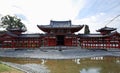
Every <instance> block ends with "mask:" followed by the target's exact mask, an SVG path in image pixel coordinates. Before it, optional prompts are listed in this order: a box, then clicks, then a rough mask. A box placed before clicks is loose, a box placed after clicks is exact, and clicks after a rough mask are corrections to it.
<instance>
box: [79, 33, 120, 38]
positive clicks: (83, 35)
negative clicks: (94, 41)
mask: <svg viewBox="0 0 120 73" xmlns="http://www.w3.org/2000/svg"><path fill="white" fill-rule="evenodd" d="M114 34H118V35H120V33H118V32H117V31H115V32H112V33H110V34H106V35H102V34H78V36H80V37H86V38H87V37H93V38H94V37H109V36H113V35H114Z"/></svg>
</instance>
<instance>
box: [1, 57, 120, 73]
mask: <svg viewBox="0 0 120 73" xmlns="http://www.w3.org/2000/svg"><path fill="white" fill-rule="evenodd" d="M0 61H3V62H10V63H15V64H20V65H27V64H36V65H42V66H45V67H46V68H47V69H48V70H49V73H120V57H92V58H82V59H67V60H65V59H63V60H48V59H31V58H8V57H0ZM38 69H39V68H38Z"/></svg>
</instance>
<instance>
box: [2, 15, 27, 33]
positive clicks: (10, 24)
mask: <svg viewBox="0 0 120 73" xmlns="http://www.w3.org/2000/svg"><path fill="white" fill-rule="evenodd" d="M1 22H2V24H0V26H1V27H3V28H6V30H10V29H18V30H24V31H26V30H27V29H26V27H25V25H24V24H23V23H22V22H21V19H19V18H17V17H16V16H10V15H6V16H4V17H2V18H1Z"/></svg>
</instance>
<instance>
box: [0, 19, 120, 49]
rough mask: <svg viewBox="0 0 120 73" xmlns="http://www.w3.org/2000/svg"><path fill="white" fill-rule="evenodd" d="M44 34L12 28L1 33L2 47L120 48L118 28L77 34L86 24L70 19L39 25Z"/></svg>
mask: <svg viewBox="0 0 120 73" xmlns="http://www.w3.org/2000/svg"><path fill="white" fill-rule="evenodd" d="M37 27H38V28H39V29H40V30H42V31H43V32H45V33H44V34H40V33H37V34H23V33H22V32H24V31H22V30H19V29H10V30H8V31H6V32H5V33H2V34H0V47H1V48H13V49H18V48H23V49H25V48H33V49H34V48H40V47H50V46H52V47H54V46H69V47H72V46H74V47H80V48H96V49H101V48H102V49H103V48H104V49H109V48H119V49H120V33H118V32H117V31H116V28H110V27H104V28H101V29H98V30H97V32H100V34H75V32H78V31H80V30H81V29H82V28H83V27H84V25H73V24H72V22H71V21H70V20H69V21H52V20H51V21H50V24H49V25H37Z"/></svg>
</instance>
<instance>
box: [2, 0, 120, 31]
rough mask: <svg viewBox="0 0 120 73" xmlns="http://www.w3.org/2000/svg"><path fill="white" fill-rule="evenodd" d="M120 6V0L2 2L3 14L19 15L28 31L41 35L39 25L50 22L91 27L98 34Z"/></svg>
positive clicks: (4, 0)
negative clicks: (98, 30)
mask: <svg viewBox="0 0 120 73" xmlns="http://www.w3.org/2000/svg"><path fill="white" fill-rule="evenodd" d="M119 4H120V1H119V0H109V1H108V0H104V1H103V0H12V1H9V0H0V14H2V15H6V14H10V15H17V16H18V17H19V18H21V19H22V21H23V22H24V23H25V24H26V26H27V28H28V32H41V31H40V30H39V29H38V28H37V26H36V25H37V24H39V25H48V24H49V23H50V20H72V22H73V24H88V25H89V26H90V29H91V32H95V30H97V27H99V28H100V27H102V26H104V24H105V23H107V22H108V21H109V20H110V19H112V18H113V17H115V16H116V15H118V14H119V13H120V9H119V8H120V5H119ZM117 21H118V20H116V21H114V23H117V24H116V25H115V26H116V27H117V26H118V24H119V23H118V22H117ZM111 26H112V25H111ZM33 29H34V30H33Z"/></svg>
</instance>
